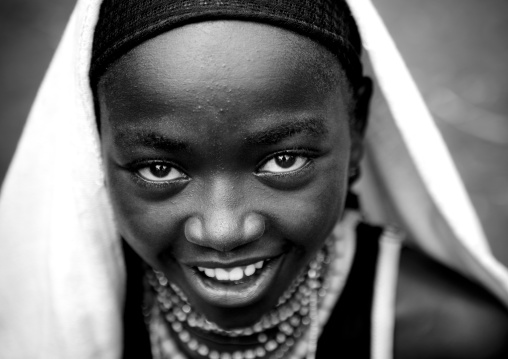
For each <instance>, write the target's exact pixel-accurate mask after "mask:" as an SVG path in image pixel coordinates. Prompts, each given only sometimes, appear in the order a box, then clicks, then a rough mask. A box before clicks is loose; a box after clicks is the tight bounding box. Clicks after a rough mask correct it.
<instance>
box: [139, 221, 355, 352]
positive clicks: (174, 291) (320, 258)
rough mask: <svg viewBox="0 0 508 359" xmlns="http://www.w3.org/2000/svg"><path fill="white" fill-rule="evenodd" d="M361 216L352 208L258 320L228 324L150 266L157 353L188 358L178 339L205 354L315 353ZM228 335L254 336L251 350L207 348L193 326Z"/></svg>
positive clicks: (148, 306) (149, 308)
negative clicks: (219, 322) (231, 326)
mask: <svg viewBox="0 0 508 359" xmlns="http://www.w3.org/2000/svg"><path fill="white" fill-rule="evenodd" d="M358 220H359V216H358V215H357V213H355V212H347V213H346V214H345V216H344V219H343V220H342V221H341V223H340V224H339V225H337V226H336V227H335V229H334V231H333V233H332V235H331V236H330V238H329V239H328V240H327V241H326V244H325V245H324V247H323V248H322V249H321V250H320V251H319V252H318V253H317V255H316V257H315V258H314V259H313V260H312V261H311V263H310V264H309V265H308V267H307V268H305V270H304V271H302V273H300V275H299V276H297V278H296V279H295V280H294V281H293V283H292V284H291V285H290V287H289V288H288V289H287V290H286V292H285V293H284V294H283V295H282V297H281V298H280V299H279V302H278V304H277V306H276V307H275V308H274V309H273V310H271V311H270V312H269V313H267V314H265V315H263V317H262V318H261V319H260V320H259V321H258V322H256V323H255V324H254V325H252V326H249V327H245V328H239V329H233V330H226V329H223V328H220V327H219V326H218V325H217V324H216V323H213V322H211V321H209V320H207V319H206V318H205V317H204V315H203V314H201V313H198V312H196V311H194V309H193V308H192V306H191V305H190V303H189V302H188V300H187V298H186V296H185V294H184V293H183V292H182V291H181V290H180V288H178V287H177V286H176V285H174V284H173V283H170V282H169V281H168V280H167V278H166V277H165V276H164V274H163V273H161V272H159V271H155V270H153V271H152V270H149V271H147V273H146V282H147V284H148V286H149V287H150V288H151V290H149V291H148V292H147V293H148V296H147V300H145V308H144V314H145V319H146V323H147V326H148V330H149V333H150V341H151V347H152V355H153V358H154V359H185V358H186V357H185V355H184V354H183V353H182V352H181V351H180V349H179V347H178V344H177V343H176V342H175V341H178V342H179V345H181V346H185V347H186V349H187V350H188V351H189V352H192V353H194V354H195V355H196V356H197V357H202V358H203V359H255V358H260V359H261V358H278V359H282V358H285V357H286V356H287V357H288V358H291V359H301V358H307V359H312V358H314V356H315V352H316V347H317V340H318V338H319V333H320V331H321V329H322V327H323V325H324V324H325V323H326V321H327V319H328V317H329V315H330V313H331V310H332V309H333V307H334V305H335V302H336V300H337V298H338V296H339V294H340V292H341V291H342V288H343V285H344V282H345V278H346V277H347V273H348V271H349V269H350V265H351V262H352V255H353V252H354V242H355V241H354V236H355V227H356V223H357V222H358ZM190 328H192V329H195V330H198V331H202V332H205V333H206V332H208V333H214V334H215V335H221V336H224V337H230V338H235V337H240V338H249V341H251V342H254V343H255V344H253V345H252V346H250V347H249V348H248V349H246V350H237V351H234V352H227V351H224V352H219V351H217V350H212V349H210V348H208V346H206V345H205V344H204V343H201V342H200V340H199V339H198V338H196V337H194V336H193V335H192V334H191V333H190V331H189V330H188V329H190Z"/></svg>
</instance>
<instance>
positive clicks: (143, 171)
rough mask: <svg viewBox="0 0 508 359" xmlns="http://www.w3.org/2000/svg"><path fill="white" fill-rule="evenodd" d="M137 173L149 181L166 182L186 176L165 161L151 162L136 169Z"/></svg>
mask: <svg viewBox="0 0 508 359" xmlns="http://www.w3.org/2000/svg"><path fill="white" fill-rule="evenodd" d="M137 173H138V175H139V176H140V177H141V178H143V179H145V180H147V181H150V182H168V181H174V180H178V179H183V178H186V177H187V176H186V175H185V174H184V173H183V172H181V171H179V170H178V169H176V168H175V167H173V166H171V165H169V164H167V163H161V162H158V163H151V164H149V165H148V166H145V167H141V168H139V169H138V170H137Z"/></svg>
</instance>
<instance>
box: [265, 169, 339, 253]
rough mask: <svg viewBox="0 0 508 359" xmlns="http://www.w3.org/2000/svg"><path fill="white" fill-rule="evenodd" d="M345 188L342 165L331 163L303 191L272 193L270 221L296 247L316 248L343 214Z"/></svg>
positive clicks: (306, 250) (308, 249) (307, 249)
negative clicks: (329, 166)
mask: <svg viewBox="0 0 508 359" xmlns="http://www.w3.org/2000/svg"><path fill="white" fill-rule="evenodd" d="M346 191H347V179H346V176H345V171H344V169H343V168H342V167H341V166H339V165H337V166H333V167H332V168H329V169H328V170H327V171H326V172H325V173H321V175H320V176H319V178H318V179H316V180H315V181H314V183H313V184H312V185H311V186H309V187H308V188H306V189H305V190H303V191H298V192H295V193H291V194H288V193H280V194H278V195H277V196H271V198H270V199H269V201H270V203H272V204H273V206H274V208H273V209H272V211H271V214H272V215H273V216H274V217H275V218H274V220H273V221H274V223H276V224H277V225H278V226H280V228H281V230H282V231H283V232H284V233H285V237H286V239H289V240H290V241H292V242H293V244H294V245H295V246H296V247H297V248H300V249H301V250H303V251H305V252H309V251H311V252H312V251H313V250H317V248H320V247H321V245H322V243H323V242H324V241H325V240H326V238H327V237H328V235H329V234H330V232H331V230H332V229H333V227H334V225H335V224H336V222H337V221H338V219H339V218H340V217H341V215H342V211H343V207H344V202H345V197H346ZM267 200H268V199H267Z"/></svg>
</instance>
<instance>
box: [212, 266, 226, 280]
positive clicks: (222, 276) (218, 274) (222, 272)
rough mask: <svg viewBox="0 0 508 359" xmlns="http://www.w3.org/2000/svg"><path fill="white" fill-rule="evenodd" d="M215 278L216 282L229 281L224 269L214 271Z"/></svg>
mask: <svg viewBox="0 0 508 359" xmlns="http://www.w3.org/2000/svg"><path fill="white" fill-rule="evenodd" d="M215 278H217V279H218V280H229V273H228V272H226V270H225V269H222V268H217V269H215Z"/></svg>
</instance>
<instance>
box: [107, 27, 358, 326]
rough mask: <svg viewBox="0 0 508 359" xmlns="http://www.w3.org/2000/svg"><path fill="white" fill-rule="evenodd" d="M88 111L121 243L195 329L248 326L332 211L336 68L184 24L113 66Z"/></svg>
mask: <svg viewBox="0 0 508 359" xmlns="http://www.w3.org/2000/svg"><path fill="white" fill-rule="evenodd" d="M99 100H100V114H101V139H102V149H103V156H104V161H105V169H106V175H107V186H108V188H109V192H110V196H111V200H112V203H113V206H114V211H115V214H116V219H117V222H118V228H119V231H120V233H121V235H122V236H123V237H124V238H125V240H126V241H127V242H128V243H129V244H130V245H131V246H132V247H133V248H134V250H135V251H136V252H137V253H138V254H139V255H140V256H141V257H142V258H143V259H144V260H145V261H146V262H147V263H148V264H150V265H151V266H152V267H154V268H156V269H158V270H160V271H162V272H164V273H165V275H166V277H167V278H168V279H169V280H170V281H172V282H174V283H176V284H177V285H178V286H179V287H180V288H181V289H182V290H183V291H184V292H185V294H186V295H187V297H188V299H189V301H190V302H191V303H192V305H193V306H194V308H195V309H196V310H198V311H200V312H201V313H203V314H205V316H206V317H207V318H208V319H210V320H212V321H215V322H216V323H218V324H219V325H221V326H222V327H224V328H234V327H243V326H247V325H249V324H253V323H254V322H255V321H256V320H257V319H259V318H260V317H261V315H262V314H264V313H265V312H266V311H268V310H269V309H271V308H273V307H274V306H275V305H276V304H277V301H278V299H279V297H280V296H281V295H282V294H283V292H284V291H285V290H286V289H287V288H288V286H289V284H290V283H291V282H292V280H293V279H295V277H296V276H297V275H298V274H299V272H300V271H301V270H303V268H304V267H305V266H306V265H307V264H308V262H309V261H310V260H311V259H312V257H313V256H314V255H315V254H316V252H317V251H318V250H319V249H320V248H321V247H322V245H323V243H324V241H325V240H326V238H327V237H328V236H329V234H330V232H331V230H332V228H333V226H334V225H335V223H336V222H337V220H338V219H339V218H340V217H341V214H342V210H343V205H344V199H345V195H346V190H347V183H348V168H349V167H350V166H353V165H356V164H357V163H356V162H357V160H358V157H359V156H357V155H355V154H357V153H360V151H359V149H358V146H359V145H358V143H357V141H354V140H352V138H351V133H350V127H349V121H350V118H349V116H350V113H351V112H352V111H350V107H351V106H350V105H351V103H350V102H351V99H350V93H349V90H348V86H347V84H346V80H344V79H343V76H342V71H341V70H340V67H339V64H338V62H337V61H336V60H335V58H334V57H333V55H332V54H329V53H328V52H327V51H326V50H324V49H323V48H321V46H320V45H317V44H316V43H314V42H313V41H311V40H308V39H306V38H304V37H301V36H299V35H296V34H293V33H291V32H288V31H285V30H282V29H279V28H275V27H271V26H268V25H262V24H256V23H247V22H239V21H220V22H219V21H215V22H205V23H198V24H192V25H187V26H184V27H182V28H178V29H176V30H172V31H170V32H168V33H165V34H163V35H160V36H158V37H156V38H154V39H151V40H149V41H147V42H145V43H143V44H142V45H140V46H138V47H137V48H135V49H134V50H132V51H130V52H129V53H128V54H126V55H125V56H123V57H122V58H121V59H120V60H119V61H117V62H116V63H115V64H114V65H113V66H112V67H110V68H109V69H108V71H107V73H106V74H105V75H104V76H103V78H102V80H101V82H100V85H99ZM353 137H354V136H353ZM352 154H353V155H352ZM261 266H262V267H261ZM260 267H261V268H260Z"/></svg>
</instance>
